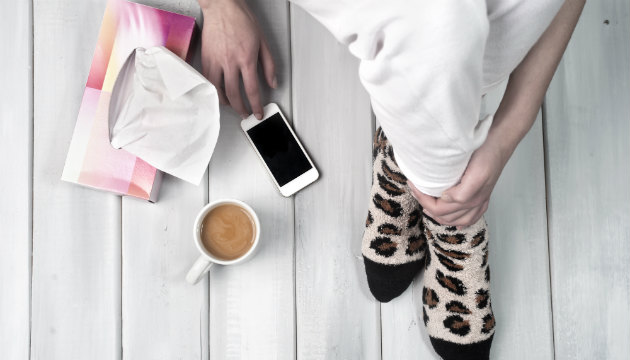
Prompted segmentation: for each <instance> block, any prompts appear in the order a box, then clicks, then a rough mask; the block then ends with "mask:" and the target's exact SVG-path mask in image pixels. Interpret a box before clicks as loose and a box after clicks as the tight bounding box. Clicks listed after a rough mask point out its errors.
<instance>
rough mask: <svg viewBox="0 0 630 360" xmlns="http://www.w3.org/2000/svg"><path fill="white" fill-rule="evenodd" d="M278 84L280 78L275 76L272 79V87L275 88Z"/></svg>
mask: <svg viewBox="0 0 630 360" xmlns="http://www.w3.org/2000/svg"><path fill="white" fill-rule="evenodd" d="M277 86H278V78H276V77H275V76H274V77H273V80H271V87H272V88H274V89H275V88H276V87H277Z"/></svg>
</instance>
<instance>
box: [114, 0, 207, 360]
mask: <svg viewBox="0 0 630 360" xmlns="http://www.w3.org/2000/svg"><path fill="white" fill-rule="evenodd" d="M139 2H141V3H143V4H145V5H149V6H153V7H157V8H160V9H164V10H168V11H174V12H177V13H180V14H184V15H188V16H198V15H200V11H199V6H198V4H197V2H196V1H195V0H187V1H183V2H178V3H173V2H165V1H155V0H143V1H139ZM196 45H199V43H196ZM199 53H200V52H199V49H198V47H197V49H196V51H195V55H196V57H195V62H194V65H195V66H196V67H197V68H198V69H199V65H200V63H199ZM207 184H208V182H207V178H204V180H203V181H202V183H201V185H199V186H194V185H191V184H188V183H186V182H184V181H182V180H179V179H177V178H174V177H172V176H169V175H164V179H163V181H162V185H161V188H160V194H159V197H158V202H157V203H155V204H152V203H148V202H145V201H138V200H137V199H134V198H123V203H122V206H123V210H122V326H123V328H122V336H123V337H122V346H123V358H125V359H155V360H158V359H207V358H208V284H207V281H202V282H200V283H199V284H197V285H195V286H192V285H189V284H188V283H187V282H186V281H185V279H184V278H185V275H186V272H187V271H188V269H189V268H190V266H192V263H193V262H194V260H195V259H196V257H197V256H198V254H199V253H198V251H197V249H196V248H195V245H194V243H193V239H192V228H193V223H194V220H195V217H196V215H197V212H198V211H199V210H200V209H201V208H202V207H203V205H205V204H206V201H207V198H208V192H207V188H208V187H207Z"/></svg>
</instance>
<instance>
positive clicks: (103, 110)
mask: <svg viewBox="0 0 630 360" xmlns="http://www.w3.org/2000/svg"><path fill="white" fill-rule="evenodd" d="M194 31H195V18H193V17H189V16H184V15H180V14H176V13H172V12H168V11H164V10H159V9H155V8H152V7H149V6H145V5H141V4H136V3H132V2H128V1H125V0H109V2H108V3H107V8H106V9H105V15H104V17H103V22H102V24H101V29H100V32H99V36H98V43H97V45H96V51H95V52H94V57H93V59H92V66H91V68H90V74H89V76H88V80H87V84H86V86H85V91H84V93H83V100H82V102H81V107H80V109H79V114H78V117H77V123H76V125H75V128H74V133H73V135H72V141H71V142H70V148H69V150H68V156H67V158H66V164H65V166H64V169H63V174H62V176H61V179H62V180H64V181H68V182H72V183H76V184H80V185H85V186H89V187H92V188H95V189H100V190H106V191H112V192H115V193H118V194H121V195H131V196H135V197H138V198H141V199H145V200H149V201H152V202H154V201H156V200H157V194H158V190H159V187H160V182H161V172H160V171H159V170H157V169H155V168H154V167H153V166H151V165H149V164H147V163H146V162H144V161H143V160H142V159H140V158H138V157H136V156H134V155H132V154H130V153H128V152H127V151H125V150H117V149H114V148H113V147H112V146H111V144H110V143H109V130H108V110H109V101H110V97H111V92H112V88H113V87H114V82H115V81H116V77H117V76H118V72H119V71H120V69H121V67H122V65H123V64H124V62H125V60H126V59H127V56H128V55H129V54H130V53H131V52H132V51H133V50H134V49H135V48H136V47H145V48H148V47H151V46H158V45H163V46H165V47H166V48H168V49H169V50H170V51H172V52H173V53H175V54H177V55H178V56H180V57H181V58H183V59H186V58H187V56H188V54H189V47H190V43H191V40H192V37H193V33H194Z"/></svg>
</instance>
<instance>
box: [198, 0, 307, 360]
mask: <svg viewBox="0 0 630 360" xmlns="http://www.w3.org/2000/svg"><path fill="white" fill-rule="evenodd" d="M249 4H250V6H251V7H252V10H253V12H254V13H255V14H256V16H257V18H258V20H259V22H260V23H261V26H262V27H263V31H264V33H265V36H266V37H267V40H268V41H269V43H270V46H271V50H272V54H273V56H274V60H275V62H276V67H277V76H278V89H277V90H274V91H273V92H267V91H265V93H266V94H265V95H264V96H263V99H264V100H266V101H268V102H271V101H273V102H276V103H278V105H279V106H280V107H281V109H282V110H283V112H284V114H285V115H286V116H287V117H288V119H291V103H290V85H291V83H290V81H291V74H290V69H291V68H290V49H289V26H288V18H289V15H288V5H287V2H286V1H285V0H273V1H270V0H257V1H250V2H249ZM263 89H265V90H266V89H267V87H266V85H263ZM209 184H210V188H209V193H210V200H215V199H219V198H236V199H240V200H243V201H245V202H246V203H248V204H249V205H251V206H252V208H253V209H254V210H255V211H256V212H257V214H258V217H259V218H260V222H261V235H260V245H259V246H260V247H259V251H258V252H257V254H256V256H255V257H253V258H252V259H251V260H249V261H248V262H247V263H244V264H240V265H236V266H232V267H220V266H214V267H213V268H212V269H211V270H210V358H211V359H273V360H275V359H293V358H295V323H294V322H295V314H294V307H295V305H294V304H295V303H294V280H293V279H294V276H293V249H294V245H293V244H294V240H293V200H292V199H291V198H284V197H283V196H282V195H280V193H279V192H278V190H277V189H276V188H275V185H274V184H273V181H272V180H271V178H270V177H269V176H268V175H267V173H266V171H265V169H264V167H263V165H262V164H261V163H260V161H259V160H258V158H257V157H256V154H255V152H254V150H253V149H252V148H251V146H250V145H249V143H248V142H247V140H246V138H245V135H244V134H243V132H242V130H241V129H240V116H238V115H236V114H235V113H234V112H233V111H232V110H228V109H227V108H223V109H222V116H221V135H220V136H219V142H218V144H217V148H216V150H215V153H214V155H213V157H212V160H211V161H210V170H209Z"/></svg>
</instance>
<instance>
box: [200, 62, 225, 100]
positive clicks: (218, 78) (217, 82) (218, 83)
mask: <svg viewBox="0 0 630 360" xmlns="http://www.w3.org/2000/svg"><path fill="white" fill-rule="evenodd" d="M204 75H205V76H206V78H208V80H209V81H210V82H211V83H212V85H214V87H215V89H217V94H218V95H219V103H220V104H221V105H227V104H228V101H227V98H226V97H225V92H224V91H223V70H221V67H219V66H211V67H210V70H209V71H208V73H207V74H204Z"/></svg>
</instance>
